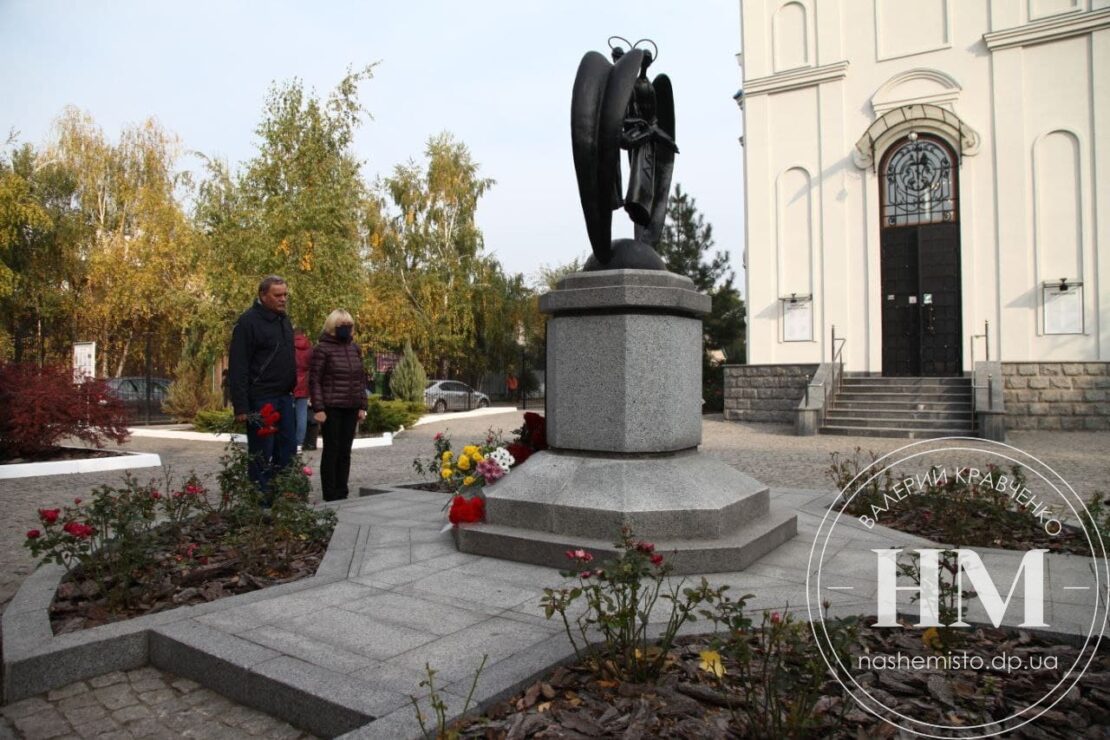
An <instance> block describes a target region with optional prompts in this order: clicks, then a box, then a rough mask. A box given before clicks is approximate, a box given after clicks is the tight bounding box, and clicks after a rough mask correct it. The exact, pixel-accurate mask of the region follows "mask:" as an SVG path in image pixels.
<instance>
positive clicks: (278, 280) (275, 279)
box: [258, 275, 285, 295]
mask: <svg viewBox="0 0 1110 740" xmlns="http://www.w3.org/2000/svg"><path fill="white" fill-rule="evenodd" d="M274 285H285V278H283V277H281V276H279V275H267V276H266V277H264V278H262V282H261V283H259V284H258V295H266V294H267V293H269V292H270V288H271V287H272V286H274Z"/></svg>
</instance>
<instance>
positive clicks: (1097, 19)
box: [983, 8, 1110, 51]
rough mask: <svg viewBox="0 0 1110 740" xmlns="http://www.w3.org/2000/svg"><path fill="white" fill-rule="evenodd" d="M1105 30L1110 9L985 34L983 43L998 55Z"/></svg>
mask: <svg viewBox="0 0 1110 740" xmlns="http://www.w3.org/2000/svg"><path fill="white" fill-rule="evenodd" d="M1103 28H1110V8H1103V9H1102V10H1092V11H1091V12H1089V13H1083V14H1081V15H1068V16H1065V17H1056V16H1053V17H1051V18H1047V19H1045V20H1042V21H1034V22H1033V23H1029V24H1027V25H1024V26H1019V27H1017V28H1007V29H1006V30H1005V31H994V32H992V33H985V34H983V41H985V42H986V44H987V48H988V49H990V50H991V51H998V50H999V49H1008V48H1010V47H1012V46H1028V45H1029V44H1039V43H1043V42H1045V41H1056V40H1057V39H1066V38H1069V37H1071V36H1081V35H1083V34H1087V33H1091V32H1093V31H1098V30H1100V29H1103Z"/></svg>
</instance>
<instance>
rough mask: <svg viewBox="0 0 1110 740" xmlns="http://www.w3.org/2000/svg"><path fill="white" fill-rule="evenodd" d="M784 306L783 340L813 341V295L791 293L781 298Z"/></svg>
mask: <svg viewBox="0 0 1110 740" xmlns="http://www.w3.org/2000/svg"><path fill="white" fill-rule="evenodd" d="M779 305H780V306H781V307H782V322H781V323H782V341H784V342H812V341H813V296H812V295H798V294H797V293H791V294H790V295H789V296H783V297H782V298H779Z"/></svg>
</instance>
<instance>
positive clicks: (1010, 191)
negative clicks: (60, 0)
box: [741, 0, 1110, 372]
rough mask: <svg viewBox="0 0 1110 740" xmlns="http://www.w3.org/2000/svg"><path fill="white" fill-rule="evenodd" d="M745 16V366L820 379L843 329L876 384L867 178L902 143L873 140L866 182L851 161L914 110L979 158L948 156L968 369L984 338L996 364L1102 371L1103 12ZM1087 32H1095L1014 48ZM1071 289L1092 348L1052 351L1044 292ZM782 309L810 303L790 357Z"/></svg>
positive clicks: (751, 4)
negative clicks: (953, 165) (813, 373)
mask: <svg viewBox="0 0 1110 740" xmlns="http://www.w3.org/2000/svg"><path fill="white" fill-rule="evenodd" d="M788 6H789V7H788ZM741 7H742V17H743V34H744V38H743V62H742V63H743V68H744V90H745V96H744V103H743V106H744V119H745V147H744V158H745V172H746V193H747V202H746V231H747V246H746V250H747V261H748V270H747V277H746V280H747V298H748V303H749V310H750V321H749V337H748V353H749V360H750V362H752V363H754V364H759V363H804V362H819V361H821V360H823V359H827V358H828V354H829V350H828V343H829V342H828V336H827V335H828V332H829V328H830V326H831V325H833V324H835V325H836V327H837V334H838V335H839V336H842V337H846V338H847V340H848V342H847V344H846V345H845V359H846V362H847V365H848V370H850V371H868V372H879V371H881V369H882V343H881V330H882V325H881V308H882V305H881V296H880V294H879V293H880V285H879V267H880V261H879V243H880V235H881V232H880V225H879V178H878V175H877V174H876V172H875V167H876V166H877V164H878V162H879V160H880V158H881V156H882V153H883V150H884V149H885V147H886V146H888V145H889V144H892V143H893V142H894V140H895V139H890V140H889V141H883V140H882V138H881V137H880V138H879V140H878V143H879V146H878V147H877V148H876V151H874V152H873V159H872V161H871V163H870V164H869V166H864V167H860V166H858V165H857V163H856V162H855V161H854V160H853V149H854V147H855V144H856V142H857V140H859V138H860V136H861V135H863V134H864V132H866V131H867V130H868V127H869V126H871V125H872V124H873V122H875V121H876V120H877V119H878V118H879V117H880V116H881V115H883V114H884V113H886V112H888V111H894V110H896V109H897V108H899V107H900V106H903V105H905V104H907V103H914V102H922V103H928V104H930V105H936V106H939V107H941V108H943V109H945V110H948V111H951V112H952V113H955V114H956V116H958V117H959V120H960V121H962V122H963V123H964V124H966V125H967V126H968V127H970V129H972V130H973V131H974V133H975V134H977V142H976V144H975V145H974V146H969V145H967V142H961V141H959V140H958V139H959V135H958V134H957V135H955V136H953V137H952V138H953V139H954V140H952V141H950V143H951V144H953V146H954V148H955V149H956V151H958V152H959V151H961V149H963V152H962V155H961V162H960V169H959V173H958V175H959V208H960V213H959V219H960V233H961V265H962V266H961V272H962V284H961V287H962V300H963V310H962V320H963V335H962V343H963V344H962V355H963V362H964V367H965V369H967V368H969V366H970V365H969V363H970V359H971V357H970V352H969V338H970V337H971V336H972V335H973V334H982V333H983V326H984V322H987V321H989V322H990V334H991V347H990V353H991V356H992V357H993V358H997V357H999V351H1001V353H1002V355H1001V356H1002V359H1003V360H1008V361H1014V362H1020V361H1033V360H1045V361H1055V362H1060V361H1073V362H1075V361H1097V360H1100V359H1101V360H1107V359H1110V326H1108V324H1110V318H1107V316H1108V311H1107V309H1106V308H1105V307H1106V306H1110V254H1108V251H1110V217H1106V218H1103V219H1101V220H1100V219H1098V218H1096V211H1095V204H1096V203H1097V202H1100V201H1099V197H1100V193H1101V194H1102V195H1101V202H1110V200H1108V196H1107V193H1110V146H1107V145H1106V144H1103V145H1102V146H1101V148H1100V147H1099V141H1100V137H1098V136H1096V135H1095V132H1096V131H1106V130H1107V128H1106V127H1107V121H1110V94H1108V93H1107V91H1108V90H1110V79H1108V76H1110V0H1020V2H1018V1H1017V0H978V1H976V2H970V1H964V0H960V2H956V0H920V2H915V4H914V12H913V13H905V12H897V8H898V7H901V6H900V5H899V0H828V2H825V0H822V2H820V3H815V2H799V1H798V0H795V1H794V2H784V1H783V0H762V1H760V0H745V1H744V2H743V3H742V6H741ZM1092 11H1094V12H1092ZM1096 13H1098V15H1096ZM1087 16H1094V18H1093V20H1087ZM1104 16H1105V18H1106V21H1105V22H1104V20H1102V19H1103V17H1104ZM1076 19H1078V22H1083V23H1089V24H1092V27H1095V30H1094V31H1089V30H1088V31H1083V30H1082V29H1080V31H1076V32H1070V31H1069V32H1068V34H1064V36H1065V37H1063V38H1053V37H1051V34H1049V35H1048V36H1046V37H1044V38H1040V37H1037V38H1032V40H1030V39H1028V38H1025V37H1022V38H1021V39H1017V40H1013V41H1011V40H1009V37H1008V36H1007V34H1014V33H1018V34H1021V33H1025V29H1026V27H1027V24H1029V23H1030V22H1033V23H1034V24H1041V25H1039V26H1036V25H1035V26H1034V28H1038V29H1039V28H1043V27H1046V25H1045V24H1048V25H1050V26H1051V25H1052V24H1068V23H1071V24H1074V23H1076V22H1077V20H1076ZM1099 24H1102V25H1101V26H1100V25H1099ZM1102 26H1106V27H1105V28H1104V27H1102ZM1053 27H1055V26H1053ZM984 34H988V36H987V37H986V38H985V37H984ZM989 34H1001V36H999V37H992V36H990V35H989ZM1069 34H1070V35H1069ZM988 42H989V44H990V45H991V46H994V47H995V48H993V49H991V48H988ZM904 133H905V132H902V134H900V135H904ZM1101 138H1102V139H1105V138H1106V137H1105V136H1103V137H1101ZM807 180H808V182H809V183H810V195H809V198H808V203H805V202H803V201H804V200H805V199H804V198H801V197H800V196H799V193H798V190H799V188H801V187H802V183H804V182H805V181H807ZM996 204H999V205H998V206H997V207H996ZM806 213H808V214H809V216H810V219H809V220H808V221H806V220H805V219H804V218H802V217H801V215H800V214H806ZM1100 245H1102V246H1101V248H1100ZM1100 252H1101V254H1102V255H1103V256H1102V259H1099V257H1098V255H1099V253H1100ZM1065 273H1066V274H1065ZM1065 276H1066V277H1068V278H1069V281H1071V282H1073V283H1074V282H1075V281H1080V280H1081V281H1082V282H1083V284H1084V285H1083V291H1084V330H1085V331H1084V333H1082V334H1066V335H1061V334H1057V335H1049V334H1045V332H1044V330H1043V329H1044V326H1043V319H1044V316H1043V306H1042V305H1041V304H1042V289H1041V283H1042V282H1044V281H1048V280H1057V281H1058V280H1059V278H1060V277H1065ZM791 292H794V293H798V294H799V295H804V294H805V293H807V292H811V293H812V295H813V323H814V331H813V341H811V342H785V341H783V326H782V320H781V315H782V311H781V306H780V305H779V303H780V302H779V299H780V298H781V297H783V296H789V294H790V293H791ZM1100 307H1101V316H1100ZM983 352H984V346H983V342H982V341H981V340H977V346H976V349H975V353H976V356H977V358H978V359H982V357H983Z"/></svg>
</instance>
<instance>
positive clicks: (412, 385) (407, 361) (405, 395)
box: [389, 342, 428, 404]
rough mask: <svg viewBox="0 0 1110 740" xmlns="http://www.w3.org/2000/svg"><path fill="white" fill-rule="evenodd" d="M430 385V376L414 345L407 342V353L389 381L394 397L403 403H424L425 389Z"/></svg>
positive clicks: (394, 369) (405, 352)
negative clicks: (421, 362)
mask: <svg viewBox="0 0 1110 740" xmlns="http://www.w3.org/2000/svg"><path fill="white" fill-rule="evenodd" d="M426 385H428V375H427V373H425V372H424V366H423V365H421V364H420V360H419V358H417V356H416V353H415V352H413V351H412V344H410V343H409V342H405V351H404V354H403V355H402V356H401V361H400V362H399V363H397V367H395V368H393V376H392V377H391V378H390V380H389V389H390V390H391V391H393V395H394V396H396V397H397V398H399V399H401V400H402V401H410V402H412V403H421V404H423V403H424V387H425V386H426Z"/></svg>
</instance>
